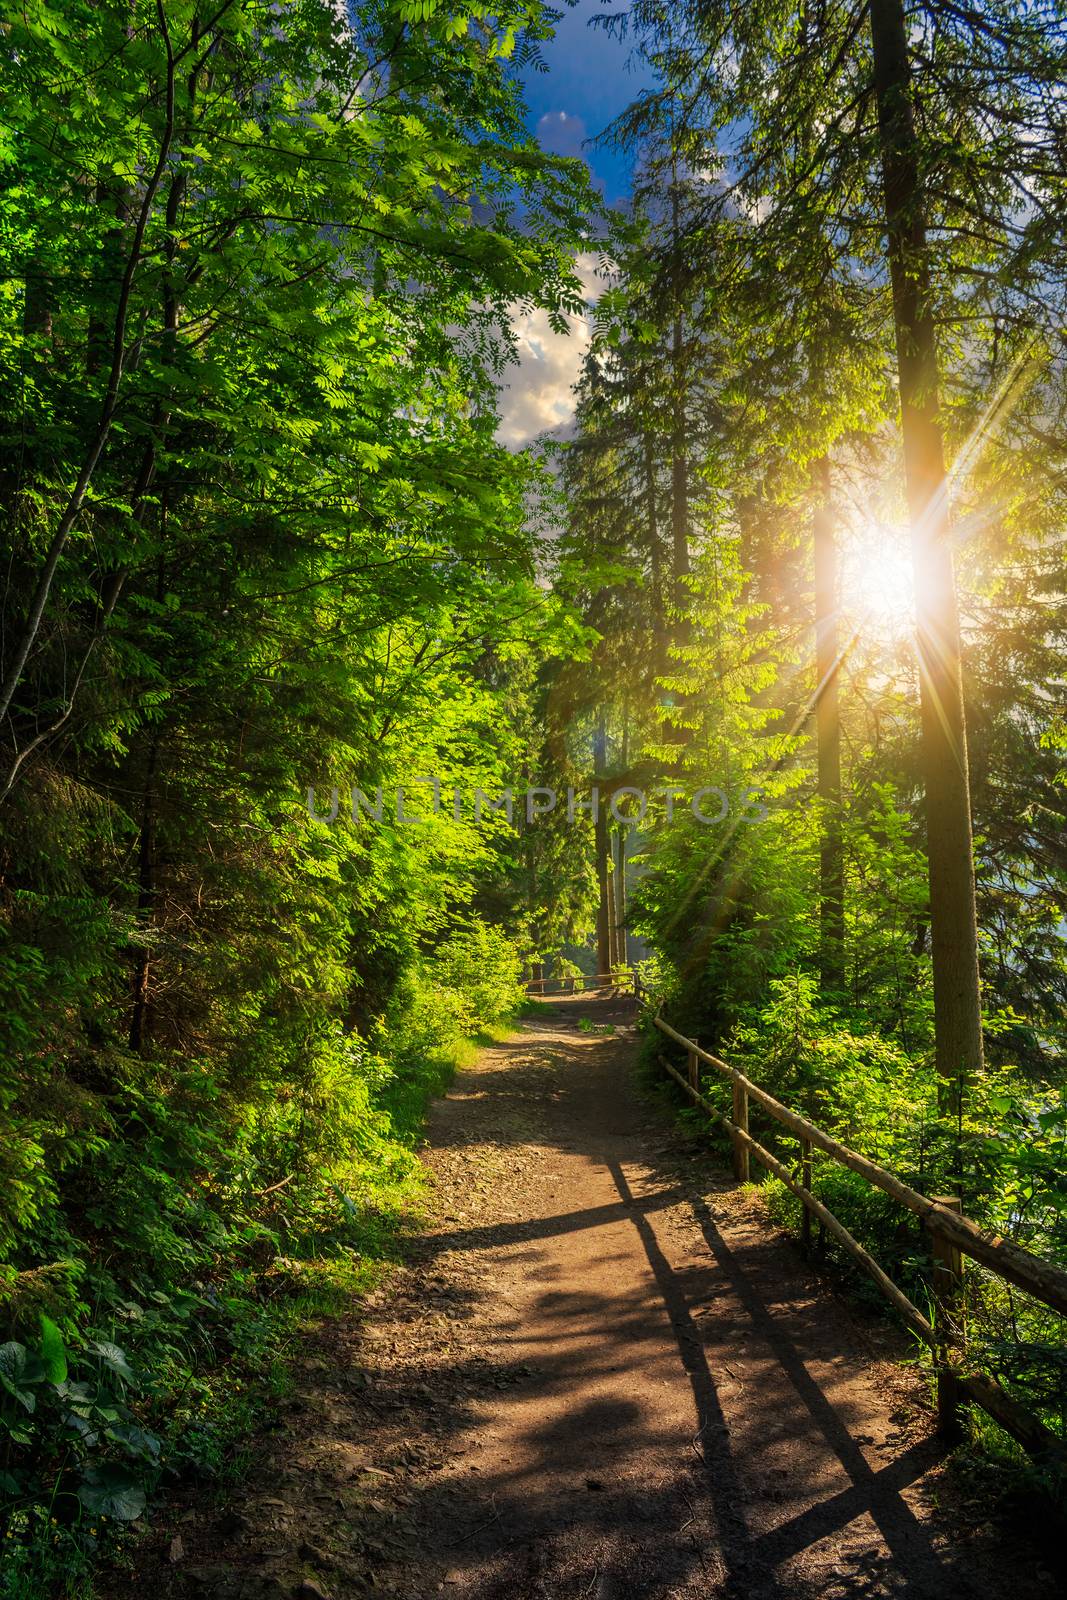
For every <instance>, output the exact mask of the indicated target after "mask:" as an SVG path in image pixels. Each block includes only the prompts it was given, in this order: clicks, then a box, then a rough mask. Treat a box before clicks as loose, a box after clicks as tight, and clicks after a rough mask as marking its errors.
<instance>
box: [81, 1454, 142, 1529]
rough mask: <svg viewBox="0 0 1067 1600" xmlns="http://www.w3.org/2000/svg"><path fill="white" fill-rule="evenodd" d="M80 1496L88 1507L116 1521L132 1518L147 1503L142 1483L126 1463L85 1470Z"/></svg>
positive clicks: (95, 1512) (97, 1513)
mask: <svg viewBox="0 0 1067 1600" xmlns="http://www.w3.org/2000/svg"><path fill="white" fill-rule="evenodd" d="M78 1499H79V1500H80V1501H81V1503H82V1505H83V1506H84V1507H85V1509H86V1511H91V1512H93V1513H94V1514H95V1515H96V1516H98V1517H114V1519H115V1521H116V1522H133V1521H135V1520H136V1518H137V1517H139V1516H140V1515H141V1512H142V1511H143V1510H144V1508H145V1505H146V1503H147V1496H146V1495H145V1492H144V1488H143V1486H142V1484H141V1483H140V1482H139V1481H138V1480H137V1478H135V1477H134V1476H133V1474H132V1473H130V1472H128V1471H127V1470H126V1468H125V1467H117V1466H103V1467H93V1468H91V1469H90V1471H89V1472H87V1473H86V1474H85V1477H84V1479H83V1481H82V1483H81V1485H80V1487H79V1489H78Z"/></svg>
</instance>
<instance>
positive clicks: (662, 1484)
mask: <svg viewBox="0 0 1067 1600" xmlns="http://www.w3.org/2000/svg"><path fill="white" fill-rule="evenodd" d="M632 1018H633V1006H632V1002H627V1001H617V1000H616V1001H613V1000H607V999H603V998H595V997H582V998H575V999H566V1000H559V1001H556V1002H553V1003H550V1004H549V1003H546V1004H542V1005H541V1006H539V1008H538V1014H537V1016H536V1017H535V1018H534V1019H532V1020H530V1021H528V1022H527V1023H526V1024H525V1025H524V1026H523V1028H522V1031H521V1032H520V1033H519V1034H518V1035H517V1036H515V1037H514V1038H512V1039H511V1040H509V1041H508V1042H507V1043H505V1044H501V1045H498V1046H494V1047H492V1048H489V1049H486V1050H485V1051H483V1052H482V1054H481V1056H480V1058H479V1060H478V1061H477V1063H476V1065H475V1066H474V1067H472V1068H471V1069H470V1070H469V1071H465V1072H463V1073H461V1074H460V1075H459V1076H458V1077H457V1078H456V1080H455V1082H454V1084H453V1086H452V1088H451V1089H450V1091H449V1093H448V1094H447V1096H446V1097H444V1098H443V1099H442V1100H440V1101H438V1102H437V1103H436V1104H435V1106H434V1109H433V1113H432V1116H431V1119H430V1125H429V1136H428V1148H427V1151H426V1161H427V1164H428V1166H429V1168H430V1170H431V1173H432V1178H433V1221H432V1224H431V1227H430V1229H429V1230H428V1231H427V1232H426V1233H425V1234H422V1235H420V1236H419V1237H418V1238H417V1239H416V1240H415V1241H414V1242H413V1244H412V1247H411V1252H410V1257H409V1264H408V1265H407V1266H406V1267H405V1268H404V1269H403V1270H402V1271H401V1272H400V1273H399V1274H398V1275H397V1277H396V1279H394V1280H393V1282H392V1283H391V1284H390V1285H389V1286H388V1287H387V1288H386V1289H384V1290H383V1291H381V1292H380V1293H379V1294H378V1295H376V1296H372V1297H371V1298H370V1301H369V1302H368V1304H367V1305H366V1306H365V1307H364V1308H363V1309H362V1312H361V1316H360V1317H353V1318H350V1319H348V1318H346V1319H341V1320H340V1321H339V1322H337V1323H331V1324H329V1325H327V1327H326V1328H325V1329H324V1330H323V1331H322V1333H321V1335H320V1336H319V1338H318V1340H317V1341H316V1342H315V1344H314V1345H313V1347H312V1348H311V1350H310V1352H309V1354H308V1355H307V1357H306V1359H305V1361H304V1364H303V1369H302V1371H301V1381H300V1385H299V1389H298V1392H297V1394H296V1396H295V1397H294V1399H293V1401H292V1402H291V1406H290V1410H289V1412H288V1413H287V1414H286V1416H285V1417H284V1419H283V1422H282V1426H281V1428H280V1430H279V1431H278V1432H277V1434H276V1436H275V1438H274V1440H273V1441H265V1442H264V1448H263V1452H262V1454H261V1455H260V1456H259V1458H258V1461H257V1463H256V1464H255V1466H254V1467H251V1466H250V1472H249V1479H248V1483H247V1485H246V1486H245V1488H244V1490H243V1492H242V1494H241V1496H240V1506H239V1507H238V1508H237V1509H235V1508H234V1507H232V1506H231V1507H230V1508H229V1509H228V1510H227V1511H226V1512H225V1513H224V1514H223V1516H222V1517H221V1518H220V1517H215V1519H214V1520H213V1521H211V1522H209V1523H208V1524H205V1525H202V1526H197V1525H196V1524H197V1516H196V1513H195V1512H192V1513H187V1514H186V1518H187V1520H189V1521H191V1522H192V1524H193V1526H192V1527H189V1526H186V1527H185V1534H184V1541H182V1540H181V1532H182V1526H183V1525H182V1523H181V1522H178V1523H177V1524H175V1526H177V1528H178V1531H179V1540H180V1550H179V1557H178V1558H177V1565H172V1566H171V1568H170V1571H169V1573H167V1572H166V1569H165V1568H164V1574H165V1576H164V1579H163V1581H162V1583H161V1584H160V1586H159V1589H157V1592H160V1591H163V1592H174V1593H178V1594H193V1595H205V1596H207V1595H210V1596H212V1597H213V1600H218V1597H223V1596H226V1597H228V1596H239V1597H240V1600H248V1597H255V1600H259V1597H264V1600H267V1597H269V1600H281V1597H283V1596H286V1595H290V1596H291V1595H294V1594H296V1595H302V1596H304V1597H305V1600H315V1597H317V1596H324V1595H325V1596H329V1597H331V1600H348V1597H349V1596H357V1595H358V1596H363V1595H366V1594H373V1595H381V1594H388V1595H394V1596H397V1597H402V1600H426V1597H429V1596H433V1595H436V1594H438V1593H442V1594H444V1595H445V1596H455V1597H457V1600H498V1597H499V1600H505V1597H506V1600H696V1597H697V1596H700V1597H702V1600H709V1597H713V1596H714V1597H723V1600H779V1597H780V1600H786V1597H788V1600H807V1597H809V1596H810V1597H814V1596H816V1595H819V1596H822V1597H825V1600H831V1597H835V1596H855V1597H859V1596H863V1597H874V1596H882V1595H892V1596H909V1597H913V1600H920V1597H928V1600H935V1597H936V1600H967V1597H970V1596H975V1597H977V1596H978V1595H982V1596H984V1597H986V1600H989V1597H993V1600H998V1597H1001V1596H1007V1595H1008V1594H1009V1593H1010V1594H1011V1596H1012V1600H1031V1597H1036V1596H1038V1595H1042V1594H1048V1593H1050V1592H1051V1578H1050V1575H1049V1574H1048V1573H1047V1572H1045V1571H1043V1570H1042V1568H1041V1566H1040V1564H1039V1561H1038V1559H1037V1557H1036V1555H1035V1554H1034V1552H1033V1551H1031V1550H1029V1549H1027V1548H1025V1547H1022V1546H1018V1545H1016V1544H1015V1542H1014V1541H1013V1542H1012V1546H1011V1547H1009V1544H1008V1543H1007V1542H1006V1540H1005V1538H1004V1536H1003V1534H1002V1533H1001V1534H999V1535H994V1534H993V1532H992V1530H990V1529H988V1528H984V1527H982V1526H981V1525H978V1524H976V1523H975V1522H974V1520H973V1515H972V1517H971V1520H970V1522H968V1516H967V1512H966V1508H965V1507H964V1506H962V1505H961V1496H960V1493H959V1492H958V1490H954V1491H952V1492H951V1493H949V1494H947V1495H946V1493H945V1490H946V1474H945V1469H944V1466H943V1461H942V1452H941V1451H940V1449H939V1447H938V1445H937V1443H936V1441H935V1440H934V1439H933V1438H932V1437H931V1416H930V1411H929V1407H928V1405H927V1404H926V1402H925V1397H924V1391H923V1388H922V1385H921V1383H920V1382H919V1380H918V1379H917V1378H916V1377H915V1376H914V1375H913V1374H909V1373H908V1372H907V1371H905V1370H904V1369H902V1368H901V1367H899V1366H897V1365H895V1364H894V1363H893V1361H892V1360H891V1359H889V1356H890V1355H891V1354H893V1353H897V1352H899V1348H900V1346H899V1344H898V1343H897V1341H896V1339H895V1336H894V1335H893V1334H892V1332H891V1331H890V1330H888V1329H887V1328H886V1327H885V1326H884V1325H883V1324H880V1323H872V1324H871V1325H865V1323H864V1322H863V1319H862V1316H861V1315H860V1314H855V1315H854V1314H853V1313H852V1312H850V1311H849V1309H848V1308H847V1306H846V1305H845V1304H844V1302H843V1301H842V1300H841V1299H840V1298H839V1297H838V1296H836V1295H835V1294H834V1293H832V1292H831V1290H830V1289H829V1288H828V1287H827V1286H826V1284H825V1283H820V1282H819V1281H818V1280H817V1279H816V1278H814V1277H813V1275H812V1274H811V1272H810V1271H809V1270H808V1268H807V1267H806V1265H805V1264H804V1262H803V1260H802V1258H801V1256H800V1254H799V1252H798V1250H797V1249H796V1248H795V1247H794V1246H793V1245H792V1244H791V1243H790V1242H789V1241H788V1240H787V1239H785V1238H784V1237H783V1236H782V1235H781V1234H780V1233H778V1232H777V1231H776V1230H775V1229H773V1228H771V1227H769V1226H768V1224H767V1222H766V1219H765V1217H764V1215H763V1212H762V1208H761V1205H760V1203H759V1201H758V1200H754V1199H753V1198H752V1197H751V1196H746V1195H745V1194H744V1193H742V1192H739V1191H737V1190H735V1189H734V1188H733V1186H732V1184H730V1183H729V1181H728V1180H727V1179H726V1178H725V1177H724V1175H723V1174H722V1173H721V1172H719V1173H716V1171H715V1169H714V1168H713V1167H712V1166H711V1165H710V1164H709V1159H708V1156H707V1154H706V1151H705V1150H704V1149H703V1148H702V1141H697V1140H692V1139H688V1138H686V1137H685V1136H684V1135H683V1134H681V1133H679V1131H678V1129H677V1127H676V1126H675V1125H674V1124H673V1122H672V1120H671V1119H669V1118H668V1117H667V1116H666V1115H665V1114H664V1112H663V1110H662V1109H660V1108H658V1107H657V1106H655V1105H654V1104H653V1102H652V1101H651V1100H650V1099H648V1098H647V1097H646V1096H643V1095H642V1094H641V1092H640V1091H639V1089H638V1088H637V1086H636V1084H635V1081H634V1073H633V1064H634V1058H635V1055H636V1046H635V1038H634V1032H633V1026H632ZM583 1019H584V1024H585V1025H584V1027H583V1026H581V1025H580V1024H581V1023H582V1021H583ZM946 1499H947V1500H948V1501H949V1502H951V1503H952V1504H953V1505H954V1507H955V1509H954V1510H953V1511H951V1512H950V1511H949V1510H946V1509H945V1506H944V1502H945V1500H946ZM186 1549H188V1555H186V1554H185V1551H186ZM205 1557H207V1558H208V1559H207V1562H206V1564H205ZM220 1557H222V1559H220ZM172 1558H173V1549H172ZM143 1577H144V1574H142V1581H143ZM139 1590H140V1592H142V1593H143V1592H144V1588H143V1587H141V1586H139Z"/></svg>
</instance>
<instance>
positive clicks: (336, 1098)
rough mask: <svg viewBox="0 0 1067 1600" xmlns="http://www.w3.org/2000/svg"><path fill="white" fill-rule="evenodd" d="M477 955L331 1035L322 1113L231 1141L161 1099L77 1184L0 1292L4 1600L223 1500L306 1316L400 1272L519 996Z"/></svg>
mask: <svg viewBox="0 0 1067 1600" xmlns="http://www.w3.org/2000/svg"><path fill="white" fill-rule="evenodd" d="M469 944H470V938H469V935H461V936H460V939H459V940H458V941H457V945H456V947H455V948H454V949H452V950H451V951H449V950H446V951H445V957H446V959H445V960H443V961H441V962H437V963H434V964H433V965H432V966H431V965H430V964H429V963H427V964H425V965H424V966H423V967H422V968H421V969H417V970H416V971H415V972H414V974H412V975H410V976H409V979H408V982H407V984H406V986H405V988H404V992H403V994H402V995H401V996H400V998H399V999H398V1002H397V1005H396V1006H395V1008H393V1009H392V1010H391V1012H390V1014H389V1015H388V1016H387V1017H385V1018H383V1019H381V1022H380V1024H379V1025H378V1026H377V1027H376V1028H375V1029H374V1030H373V1031H371V1033H370V1036H369V1038H368V1039H366V1040H363V1041H355V1040H353V1039H352V1038H348V1039H345V1038H343V1037H341V1036H335V1038H334V1041H333V1046H332V1049H331V1051H330V1052H328V1053H326V1052H324V1053H323V1055H321V1056H320V1058H319V1061H318V1064H317V1070H316V1073H315V1076H314V1079H313V1082H312V1085H306V1086H305V1091H306V1092H305V1094H304V1095H303V1096H302V1097H301V1096H292V1097H286V1096H283V1097H282V1098H280V1099H279V1100H278V1101H277V1103H276V1104H275V1105H273V1106H257V1107H255V1108H254V1109H246V1112H245V1115H244V1118H243V1120H242V1121H241V1123H240V1125H239V1126H238V1127H237V1128H235V1129H234V1130H233V1133H232V1136H231V1140H230V1144H229V1148H228V1149H224V1148H223V1146H222V1143H221V1141H219V1142H218V1143H213V1142H207V1141H204V1140H203V1138H202V1136H201V1133H200V1124H199V1121H198V1118H197V1114H196V1103H195V1101H193V1100H191V1101H190V1102H189V1103H188V1104H187V1105H186V1107H185V1108H184V1117H183V1119H182V1120H181V1121H179V1120H178V1119H177V1118H176V1116H175V1103H174V1099H173V1097H172V1098H170V1099H169V1100H168V1101H167V1103H166V1104H165V1106H158V1107H153V1105H152V1103H151V1098H150V1096H148V1095H146V1094H143V1093H142V1094H141V1095H140V1096H139V1097H138V1100H137V1112H136V1119H135V1121H134V1118H133V1117H131V1121H134V1125H135V1126H136V1129H137V1132H136V1135H134V1134H133V1132H132V1129H131V1130H130V1132H129V1136H128V1137H127V1138H126V1139H125V1140H123V1141H122V1142H121V1143H119V1142H118V1141H115V1140H112V1141H111V1142H109V1144H108V1145H107V1146H106V1147H105V1148H104V1149H103V1150H100V1151H98V1152H96V1153H95V1156H94V1158H93V1159H92V1160H91V1161H89V1162H88V1163H87V1164H86V1169H85V1170H84V1171H81V1170H78V1169H77V1168H72V1170H71V1171H69V1172H68V1173H67V1174H66V1181H65V1184H64V1186H63V1188H62V1189H60V1190H58V1191H57V1194H56V1200H55V1203H54V1205H52V1206H51V1207H48V1208H45V1209H44V1210H43V1211H42V1214H41V1217H40V1219H39V1223H38V1232H37V1238H36V1253H37V1257H38V1260H37V1262H36V1263H34V1264H32V1265H26V1266H21V1265H15V1266H11V1267H9V1268H7V1269H6V1271H5V1275H4V1277H3V1278H2V1279H0V1284H2V1288H3V1296H4V1298H3V1313H4V1319H5V1323H6V1330H5V1333H4V1340H5V1341H6V1342H2V1344H0V1440H2V1443H0V1496H2V1505H0V1528H2V1534H3V1550H4V1560H3V1563H2V1566H0V1600H42V1597H43V1596H46V1595H49V1596H52V1595H54V1596H63V1597H64V1600H88V1597H90V1596H92V1595H94V1594H95V1593H96V1592H97V1591H96V1589H95V1588H94V1577H93V1574H94V1571H96V1570H97V1569H98V1568H99V1566H100V1564H101V1561H102V1560H105V1561H107V1562H109V1563H114V1562H119V1563H121V1562H122V1560H123V1556H124V1549H125V1545H126V1543H127V1542H128V1541H127V1540H126V1531H127V1530H128V1529H129V1528H131V1527H135V1526H138V1525H141V1524H143V1523H144V1522H145V1520H146V1519H149V1518H150V1517H151V1514H152V1505H153V1501H154V1499H155V1498H157V1497H158V1495H159V1494H160V1493H161V1492H162V1491H165V1489H166V1488H167V1486H168V1485H174V1484H176V1483H178V1482H179V1481H180V1480H181V1479H182V1478H183V1477H184V1476H188V1475H191V1474H192V1475H195V1476H196V1477H197V1478H205V1477H206V1478H208V1479H211V1480H214V1481H215V1482H216V1483H217V1485H218V1486H219V1488H220V1490H221V1489H224V1488H225V1485H226V1483H227V1481H228V1480H229V1477H230V1476H231V1475H233V1474H234V1473H236V1474H237V1475H238V1476H239V1475H240V1471H241V1468H240V1462H241V1441H242V1440H243V1439H245V1438H246V1437H247V1436H248V1435H249V1433H250V1432H251V1431H252V1429H253V1428H254V1427H255V1425H256V1424H257V1422H258V1421H259V1420H260V1419H261V1418H262V1416H263V1414H264V1412H265V1411H266V1410H269V1409H270V1408H271V1407H272V1406H273V1405H274V1404H276V1403H277V1402H278V1401H279V1400H280V1399H282V1398H284V1397H285V1396H286V1395H287V1394H288V1392H289V1386H290V1379H289V1365H290V1362H291V1359H292V1358H293V1357H294V1356H295V1355H296V1354H297V1353H298V1351H299V1349H300V1347H301V1344H302V1342H303V1340H304V1338H305V1337H306V1332H307V1329H308V1326H309V1324H310V1323H312V1322H314V1321H315V1320H316V1319H318V1318H321V1317H324V1316H329V1315H334V1314H338V1313H341V1312H343V1311H344V1310H345V1308H346V1307H347V1306H348V1305H350V1304H351V1302H352V1300H353V1299H354V1298H356V1297H358V1296H360V1295H362V1294H365V1293H366V1292H367V1291H368V1290H370V1289H372V1288H373V1287H374V1286H375V1285H376V1284H378V1283H379V1282H380V1281H381V1280H382V1278H383V1277H384V1276H385V1275H387V1274H388V1272H389V1270H390V1266H391V1265H392V1264H393V1263H394V1262H395V1261H396V1260H398V1259H399V1256H400V1253H401V1251H402V1248H403V1240H404V1237H405V1235H406V1234H407V1233H409V1232H410V1231H411V1230H412V1229H413V1228H417V1227H418V1226H419V1224H420V1219H421V1215H422V1205H423V1193H424V1179H423V1175H422V1167H421V1165H420V1163H419V1160H418V1154H417V1152H418V1146H419V1143H420V1140H421V1137H422V1129H423V1124H424V1118H425V1113H426V1109H427V1105H428V1102H429V1100H430V1099H431V1097H432V1096H434V1095H435V1094H438V1093H439V1092H441V1090H442V1089H443V1088H444V1087H445V1086H446V1085H447V1083H448V1081H449V1078H450V1077H451V1075H452V1073H453V1072H454V1071H455V1069H456V1068H457V1067H462V1066H463V1065H464V1064H466V1063H467V1062H468V1061H469V1060H470V1058H471V1056H472V1055H473V1053H474V1052H475V1051H476V1049H477V1047H478V1042H479V1040H481V1039H485V1038H487V1037H497V1038H499V1037H501V1036H503V1034H504V1033H505V1032H506V1029H507V1025H508V1022H509V1019H510V1018H511V1017H512V1016H513V1015H514V1014H515V1012H516V1011H517V1010H518V1008H519V1007H520V1005H521V1003H522V1001H521V993H520V991H519V987H518V981H517V979H518V964H517V961H516V959H515V957H514V956H513V955H512V953H511V952H510V950H509V949H508V948H507V946H506V945H505V944H504V942H503V940H501V939H497V938H494V937H492V936H490V935H488V934H487V932H486V930H482V933H481V934H480V935H479V939H478V949H477V951H474V952H473V955H474V957H476V959H474V960H472V959H471V956H472V951H471V950H470V949H468V948H467V946H468V945H469ZM293 1098H295V1099H297V1100H298V1101H299V1103H298V1104H297V1105H296V1106H295V1107H294V1106H293V1104H292V1103H291V1102H292V1099H293ZM287 1100H288V1101H289V1103H287ZM154 1112H155V1113H156V1114H157V1115H156V1116H153V1113H154ZM164 1112H165V1123H164V1116H163V1113H164ZM127 1115H128V1116H130V1115H131V1113H130V1112H129V1110H128V1111H127ZM164 1127H165V1129H166V1134H167V1137H164ZM271 1170H273V1172H274V1173H275V1174H278V1175H277V1176H274V1177H273V1180H272V1181H271V1182H263V1177H264V1174H265V1173H267V1172H268V1171H271Z"/></svg>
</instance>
